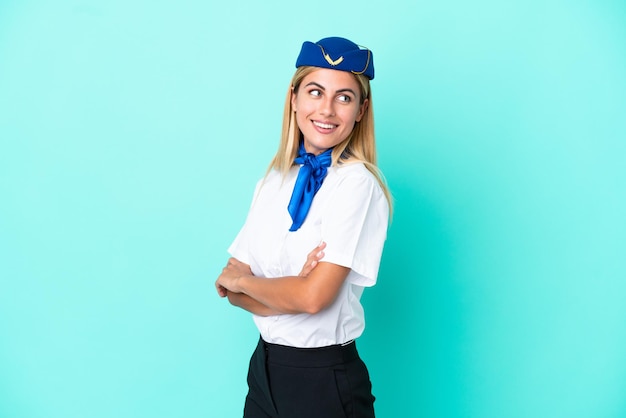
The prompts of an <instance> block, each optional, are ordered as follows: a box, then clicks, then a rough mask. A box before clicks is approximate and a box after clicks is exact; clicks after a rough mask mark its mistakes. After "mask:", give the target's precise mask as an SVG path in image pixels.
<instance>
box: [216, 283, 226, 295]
mask: <svg viewBox="0 0 626 418" xmlns="http://www.w3.org/2000/svg"><path fill="white" fill-rule="evenodd" d="M215 289H216V290H217V294H218V295H219V297H221V298H225V297H226V296H228V290H227V289H226V288H225V287H224V286H222V285H221V284H219V283H217V282H216V283H215Z"/></svg>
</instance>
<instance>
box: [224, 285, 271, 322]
mask: <svg viewBox="0 0 626 418" xmlns="http://www.w3.org/2000/svg"><path fill="white" fill-rule="evenodd" d="M227 296H228V301H229V302H230V303H231V305H233V306H237V307H239V308H241V309H244V310H246V311H248V312H250V313H253V314H255V315H259V316H270V315H278V314H280V312H278V311H275V310H273V309H271V308H269V307H268V306H266V305H264V304H262V303H261V302H259V301H258V300H256V299H253V298H252V297H250V296H249V295H246V294H245V293H234V292H230V291H229V292H228V294H227Z"/></svg>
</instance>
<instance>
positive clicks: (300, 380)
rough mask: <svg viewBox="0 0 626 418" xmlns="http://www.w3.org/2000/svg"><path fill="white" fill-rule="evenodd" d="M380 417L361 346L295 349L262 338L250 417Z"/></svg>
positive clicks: (252, 374) (251, 381)
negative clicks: (375, 409) (360, 354)
mask: <svg viewBox="0 0 626 418" xmlns="http://www.w3.org/2000/svg"><path fill="white" fill-rule="evenodd" d="M279 417H280V418H320V417H324V418H346V417H349V418H357V417H358V418H370V417H374V396H373V395H372V384H371V382H370V378H369V373H368V371H367V367H366V366H365V363H363V361H362V360H361V358H360V357H359V353H358V352H357V349H356V343H355V342H351V343H349V344H346V345H333V346H328V347H321V348H295V347H287V346H282V345H276V344H269V343H266V342H265V341H263V339H259V344H258V345H257V347H256V350H255V351H254V353H253V354H252V358H251V359H250V368H249V370H248V395H247V396H246V404H245V407H244V418H279Z"/></svg>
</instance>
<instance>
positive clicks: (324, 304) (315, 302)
mask: <svg viewBox="0 0 626 418" xmlns="http://www.w3.org/2000/svg"><path fill="white" fill-rule="evenodd" d="M333 301H334V299H333V300H329V299H328V298H324V297H321V296H319V295H316V296H311V297H309V298H307V300H306V302H305V303H304V306H303V307H302V310H303V312H304V313H307V314H309V315H315V314H318V313H320V312H322V311H323V310H324V309H326V308H328V307H329V306H330V305H331V304H332V303H333Z"/></svg>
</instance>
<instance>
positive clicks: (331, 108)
mask: <svg viewBox="0 0 626 418" xmlns="http://www.w3.org/2000/svg"><path fill="white" fill-rule="evenodd" d="M319 112H320V115H323V116H335V101H334V100H333V98H332V97H329V96H326V97H324V98H323V100H322V102H321V103H320V109H319Z"/></svg>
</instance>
